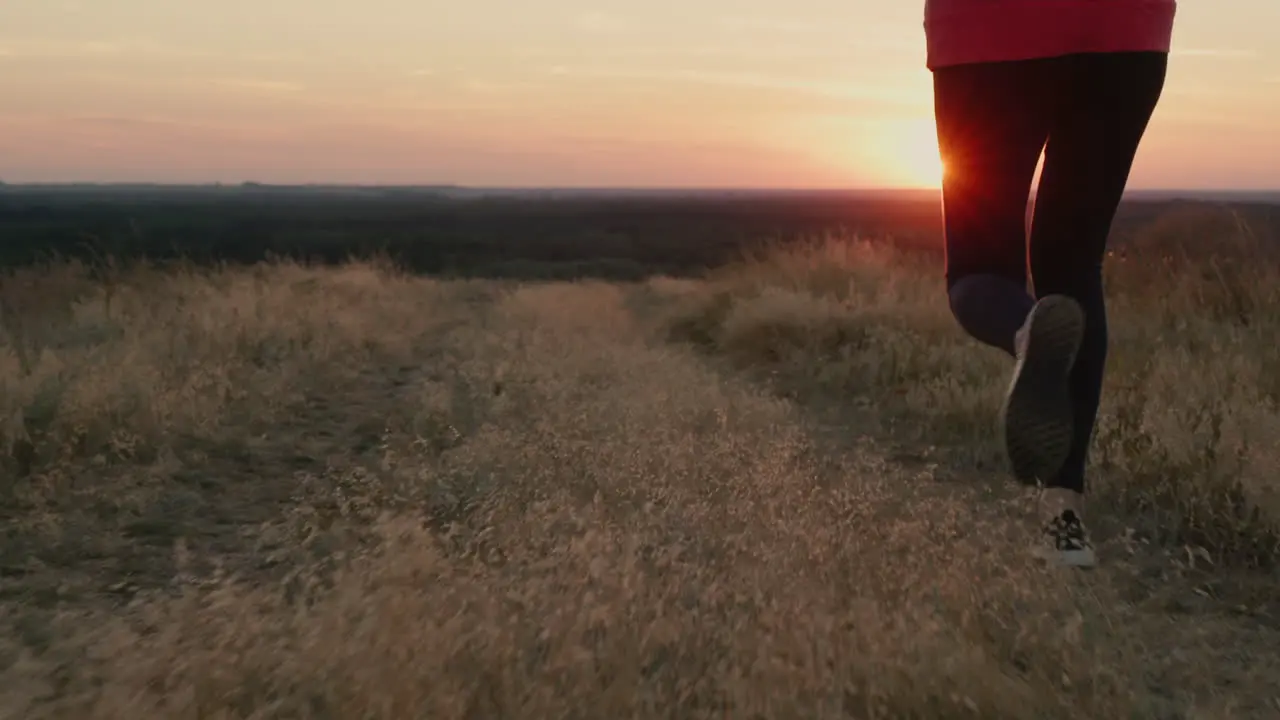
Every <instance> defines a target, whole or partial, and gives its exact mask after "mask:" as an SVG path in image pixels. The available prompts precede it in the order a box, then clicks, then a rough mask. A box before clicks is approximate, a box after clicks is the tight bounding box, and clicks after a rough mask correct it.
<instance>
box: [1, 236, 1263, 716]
mask: <svg viewBox="0 0 1280 720" xmlns="http://www.w3.org/2000/svg"><path fill="white" fill-rule="evenodd" d="M868 252H869V251H868V250H867V249H866V248H862V247H860V246H854V245H846V246H844V247H843V249H841V248H838V247H836V246H831V247H828V248H826V249H823V250H821V253H826V255H822V254H813V253H809V254H800V255H786V256H778V257H775V258H772V259H771V260H770V263H772V264H763V263H762V264H757V265H753V266H748V267H745V268H738V269H736V270H734V271H733V272H731V273H730V274H728V275H726V276H725V277H722V278H715V279H712V280H709V281H707V282H706V283H700V282H699V283H690V282H676V281H653V282H649V283H646V284H637V285H628V286H622V285H608V284H602V283H579V284H569V283H557V284H541V285H528V284H525V285H522V284H515V283H511V284H497V283H491V284H486V283H478V282H468V283H445V282H438V281H432V280H426V279H414V278H410V277H406V276H403V275H400V274H398V273H396V272H394V271H392V270H390V269H388V268H385V267H380V266H376V265H360V264H356V265H350V266H347V267H343V268H337V269H308V268H302V267H297V266H293V265H288V264H284V265H275V266H263V267H260V268H256V269H253V270H223V271H213V272H204V271H194V270H189V271H184V272H165V273H161V272H158V271H145V270H136V271H129V272H127V273H125V274H124V275H123V276H122V277H121V278H119V282H118V285H117V286H115V287H114V289H113V291H112V294H111V297H110V299H109V300H108V298H107V296H106V294H105V293H104V290H103V286H102V285H101V284H100V283H98V282H96V281H91V280H89V279H87V278H86V277H85V275H84V274H83V273H82V272H80V271H78V270H77V269H76V268H74V267H64V268H59V269H56V270H54V271H45V272H42V273H40V274H33V275H31V276H25V277H18V278H11V279H10V280H9V281H8V285H7V286H6V287H8V288H13V287H21V286H22V283H33V284H41V285H40V286H41V287H46V288H47V287H54V288H58V289H59V292H60V293H61V294H56V293H48V292H46V293H43V294H40V295H39V296H38V297H39V298H40V302H35V301H32V300H31V298H33V297H37V296H35V295H21V294H19V295H18V296H17V298H18V300H22V299H23V298H26V299H27V302H26V304H25V305H24V304H22V303H20V302H18V301H17V300H15V301H13V302H11V303H10V306H11V307H14V308H16V310H15V312H18V313H21V316H22V318H23V320H24V322H23V323H22V326H23V328H25V330H24V331H23V333H22V335H21V338H20V342H21V343H23V345H22V347H23V352H24V355H25V357H26V358H27V359H26V360H25V361H22V360H20V358H19V355H18V353H17V352H16V351H15V348H14V341H13V340H10V341H9V343H10V344H9V346H8V350H9V351H8V352H6V353H3V354H0V383H3V386H2V387H0V390H2V392H0V403H2V404H0V409H2V410H3V414H0V419H4V424H3V425H0V438H3V442H4V444H5V446H6V447H7V448H8V449H9V452H8V455H7V460H6V463H7V464H6V465H5V466H4V469H3V472H4V476H3V485H2V486H0V513H3V517H2V518H0V519H2V520H3V523H4V527H5V533H6V535H5V537H4V542H3V544H0V583H2V585H0V587H2V588H3V589H0V623H3V624H4V625H5V626H6V627H7V628H8V629H9V630H10V631H8V632H3V633H0V717H15V718H18V717H22V718H40V717H59V718H62V717H76V718H81V717H99V718H124V717H129V718H135V717H175V718H177V717H228V718H229V717H260V718H267V717H272V718H274V717H310V718H405V717H430V718H451V717H456V718H504V717H509V718H536V717H570V718H573V717H580V718H600V717H618V718H627V717H632V718H649V717H672V716H678V717H707V718H712V717H714V718H724V717H734V718H737V717H741V718H754V717H759V718H844V717H853V718H877V717H879V718H900V717H918V718H950V717H955V718H962V717H975V718H977V717H982V718H1054V717H1064V718H1066V717H1080V716H1087V717H1116V718H1121V717H1196V718H1233V717H1269V716H1272V714H1274V713H1275V712H1280V704H1276V703H1277V702H1280V701H1278V700H1277V698H1275V697H1274V694H1275V693H1274V683H1273V682H1272V680H1273V679H1274V678H1275V677H1277V676H1278V675H1277V673H1280V661H1278V660H1277V658H1276V657H1275V653H1274V648H1275V647H1277V646H1280V642H1277V641H1280V631H1278V630H1280V628H1278V627H1277V624H1276V623H1275V621H1274V617H1273V616H1269V615H1268V614H1267V613H1268V612H1270V611H1271V610H1274V608H1271V609H1268V606H1267V605H1266V602H1267V601H1268V599H1269V598H1270V599H1273V598H1274V592H1272V593H1271V594H1270V595H1267V593H1266V592H1264V590H1265V589H1267V588H1270V589H1271V590H1272V591H1274V588H1275V578H1274V576H1271V575H1268V574H1267V572H1268V571H1264V570H1244V569H1241V570H1227V569H1222V568H1213V569H1203V568H1201V567H1193V566H1192V565H1191V564H1190V563H1197V562H1202V560H1201V559H1200V558H1199V556H1198V555H1195V554H1193V555H1192V556H1191V559H1190V560H1188V561H1183V560H1181V559H1179V556H1178V555H1177V552H1178V551H1180V550H1181V547H1182V545H1183V543H1182V541H1181V540H1179V539H1178V538H1181V537H1182V535H1178V534H1177V533H1178V532H1184V531H1185V532H1187V533H1190V532H1191V531H1192V529H1195V528H1201V529H1199V530H1197V532H1201V533H1202V534H1203V537H1204V538H1206V539H1205V541H1204V546H1207V547H1206V554H1210V555H1211V557H1213V558H1216V559H1217V560H1218V561H1219V562H1220V563H1226V562H1227V560H1228V559H1230V558H1235V557H1251V558H1255V559H1258V558H1263V557H1265V552H1264V550H1265V548H1266V545H1265V543H1266V541H1267V540H1266V538H1268V537H1269V536H1268V535H1267V534H1266V533H1267V532H1270V530H1269V528H1270V527H1271V526H1269V525H1267V524H1266V523H1267V522H1269V521H1270V519H1273V516H1270V515H1267V514H1266V512H1267V511H1266V510H1257V511H1256V512H1255V513H1254V515H1247V514H1246V515H1229V516H1222V515H1219V514H1215V513H1217V512H1218V510H1217V506H1212V507H1211V505H1207V504H1204V502H1210V503H1212V502H1219V501H1220V500H1221V498H1222V497H1224V494H1223V493H1224V492H1225V489H1226V488H1236V487H1237V486H1239V487H1241V488H1246V487H1251V486H1246V485H1244V484H1243V481H1241V482H1236V481H1237V480H1238V479H1240V478H1247V479H1249V481H1250V482H1255V483H1258V485H1257V487H1258V488H1261V489H1262V490H1263V491H1265V490H1266V488H1267V487H1272V486H1267V485H1265V483H1264V482H1263V481H1264V478H1262V476H1261V475H1249V474H1247V472H1246V471H1245V470H1241V469H1239V468H1238V467H1237V466H1234V465H1231V466H1228V465H1222V466H1221V467H1220V468H1219V466H1213V465H1210V466H1205V467H1202V468H1200V469H1198V470H1196V472H1198V473H1200V474H1198V475H1194V476H1188V477H1182V476H1179V477H1176V478H1173V479H1171V480H1169V481H1168V482H1170V483H1173V484H1172V485H1171V487H1172V490H1171V492H1172V493H1173V495H1171V496H1170V497H1168V498H1164V497H1159V496H1157V495H1155V494H1148V493H1147V489H1148V488H1155V487H1160V486H1158V485H1151V484H1149V483H1153V482H1155V481H1154V480H1149V481H1148V480H1142V479H1141V478H1142V476H1141V474H1140V472H1139V469H1140V468H1142V467H1144V465H1142V463H1151V462H1155V461H1154V460H1151V459H1149V458H1152V457H1155V458H1162V459H1161V462H1166V460H1164V459H1163V457H1164V456H1161V455H1143V454H1142V453H1143V452H1149V448H1150V447H1159V446H1158V445H1156V444H1155V443H1165V444H1166V445H1169V446H1173V444H1174V443H1178V442H1184V441H1185V438H1180V436H1176V435H1172V434H1170V432H1171V431H1167V430H1162V429H1161V428H1160V426H1159V425H1150V424H1148V425H1141V428H1143V430H1142V431H1143V432H1145V433H1147V435H1149V436H1150V437H1151V438H1153V439H1152V440H1151V441H1150V444H1148V445H1143V446H1134V447H1133V448H1130V447H1128V446H1125V445H1123V442H1125V441H1124V440H1122V439H1114V440H1104V441H1103V443H1104V446H1105V447H1111V448H1112V449H1111V450H1110V452H1111V453H1112V457H1119V458H1120V460H1114V459H1112V460H1108V461H1107V462H1108V463H1110V464H1109V465H1108V466H1107V471H1108V472H1109V473H1113V474H1115V475H1117V476H1121V475H1123V476H1125V477H1127V476H1128V475H1132V476H1134V477H1136V478H1139V479H1138V480H1134V481H1133V482H1132V483H1131V484H1130V485H1129V486H1125V485H1123V483H1122V482H1121V479H1120V477H1116V479H1115V480H1109V481H1107V482H1109V483H1114V484H1113V485H1110V486H1104V489H1102V490H1100V495H1101V496H1102V498H1103V499H1102V500H1100V501H1099V502H1100V503H1101V502H1112V503H1114V504H1116V506H1117V508H1118V510H1117V511H1116V512H1115V513H1113V514H1112V515H1111V516H1112V517H1114V524H1116V525H1117V526H1123V525H1126V524H1128V525H1134V524H1135V523H1136V524H1137V525H1139V526H1141V524H1142V523H1147V525H1146V526H1143V527H1148V528H1153V529H1151V530H1141V527H1140V528H1139V529H1140V530H1141V533H1140V534H1139V535H1138V536H1134V535H1132V534H1130V535H1117V534H1112V535H1111V536H1109V537H1108V538H1107V539H1106V541H1107V542H1108V543H1109V544H1108V550H1107V558H1106V559H1107V561H1108V565H1107V567H1105V568H1104V569H1103V570H1102V571H1101V572H1097V573H1089V574H1079V573H1062V572H1058V571H1053V570H1049V569H1046V568H1042V567H1039V566H1037V565H1036V564H1034V563H1033V562H1031V560H1030V558H1029V557H1028V556H1027V553H1026V543H1027V542H1028V540H1029V538H1030V536H1031V533H1032V532H1033V531H1034V527H1035V522H1034V521H1035V517H1034V515H1033V513H1032V506H1031V503H1030V501H1029V499H1028V498H1027V497H1026V496H1025V495H1023V494H1021V493H1017V492H1013V491H1012V490H1011V489H1010V488H1009V487H1008V486H1007V484H1005V483H1004V481H1003V480H1002V476H1001V474H1000V469H999V467H998V455H997V454H996V453H995V452H994V448H993V447H992V445H991V440H990V438H989V437H988V433H989V431H990V420H989V413H991V412H993V410H994V405H993V404H992V398H993V395H994V394H995V393H997V392H998V390H997V389H996V388H998V386H999V383H1000V381H1001V378H1002V373H1003V372H1004V370H1003V369H1002V366H1001V363H1000V361H999V360H998V358H995V357H993V356H988V355H983V354H982V352H981V351H980V350H977V349H975V348H974V347H972V346H970V345H967V344H965V343H964V342H962V339H961V338H958V337H957V336H955V335H954V334H953V333H952V331H951V330H950V326H949V325H948V324H947V323H946V318H945V317H944V316H942V315H941V314H940V310H939V308H938V307H937V302H936V300H935V299H934V297H933V295H932V293H933V292H935V291H934V290H933V289H932V285H931V284H930V279H929V278H928V276H926V275H924V274H922V273H923V270H922V269H913V268H911V267H910V266H909V265H908V264H904V263H907V261H905V260H902V259H901V258H897V259H893V258H882V260H883V263H882V264H881V265H879V266H877V265H876V264H875V263H874V262H872V260H874V256H873V255H870V254H865V253H868ZM839 253H844V255H843V256H842V257H844V260H841V259H840V257H841V256H840V255H839ZM860 253H863V254H860ZM10 297H13V296H10ZM10 327H12V325H10ZM31 328H37V330H31ZM1207 328H1208V326H1207V325H1205V326H1202V332H1205V333H1208V332H1209V331H1208V329H1207ZM11 337H12V335H11ZM1178 337H1180V338H1185V337H1192V335H1186V336H1178ZM1215 337H1216V336H1215ZM1235 337H1236V338H1237V341H1238V342H1241V343H1252V342H1255V341H1254V340H1253V339H1251V338H1252V337H1253V336H1251V335H1248V333H1247V332H1245V331H1241V334H1239V335H1237V336H1235ZM688 340H693V341H694V342H692V343H690V342H687V341H688ZM1183 342H1191V341H1190V340H1185V341H1183ZM1196 342H1201V341H1199V340H1197V341H1196ZM1188 357H1191V358H1192V359H1191V360H1186V359H1184V360H1183V361H1182V362H1196V360H1195V358H1197V357H1201V356H1188ZM1217 357H1218V361H1219V362H1221V358H1222V354H1221V351H1220V352H1219V354H1218V355H1217ZM1231 357H1237V359H1236V360H1234V361H1232V362H1235V363H1236V365H1235V367H1236V368H1237V370H1239V369H1242V368H1244V369H1247V368H1249V367H1252V366H1249V365H1248V362H1250V361H1249V360H1247V358H1246V357H1245V355H1244V354H1243V352H1241V353H1240V354H1239V355H1238V356H1231ZM1170 367H1172V366H1170ZM1206 367H1207V366H1206ZM1195 370H1196V371H1200V370H1201V367H1200V366H1195ZM1166 372H1172V370H1168V371H1166ZM1224 372H1225V371H1224ZM1148 377H1159V375H1158V374H1156V375H1148ZM1237 377H1239V375H1237ZM1245 377H1255V378H1257V379H1258V380H1257V381H1258V382H1262V378H1263V377H1264V376H1263V375H1262V374H1257V375H1255V376H1247V375H1246V376H1245ZM1151 382H1155V381H1151ZM1158 387H1160V386H1158V385H1144V386H1142V388H1143V389H1142V391H1143V392H1147V393H1148V394H1150V393H1153V392H1156V389H1153V388H1158ZM1238 387H1241V388H1242V389H1240V390H1238V392H1244V393H1253V392H1257V393H1261V392H1262V390H1260V389H1259V390H1254V389H1253V388H1252V386H1247V385H1243V386H1238ZM1259 387H1261V386H1259ZM1248 397H1255V396H1253V395H1248ZM1256 397H1261V395H1258V396H1256ZM1222 403H1223V404H1222V406H1221V407H1223V408H1226V409H1230V407H1232V406H1229V405H1227V404H1226V403H1227V401H1226V400H1223V401H1222ZM1263 407H1264V408H1265V406H1263ZM930 409H931V410H930ZM926 410H929V411H928V412H926ZM1174 411H1176V410H1171V411H1170V412H1174ZM1111 412H1115V411H1114V410H1112V411H1111ZM1224 412H1225V410H1224ZM1239 412H1244V411H1239ZM1249 412H1257V413H1261V412H1263V411H1262V410H1259V411H1249ZM1261 418H1263V416H1262V415H1258V414H1253V415H1247V416H1245V415H1240V416H1239V417H1238V418H1237V421H1238V422H1240V423H1241V424H1242V425H1248V426H1249V427H1250V428H1251V430H1252V431H1253V432H1254V433H1255V435H1252V436H1250V437H1266V436H1265V435H1258V434H1257V433H1259V432H1261V431H1260V430H1259V428H1261V427H1263V425H1261V423H1262V419H1261ZM1270 437H1271V438H1272V439H1274V438H1275V436H1274V435H1272V436H1270ZM1216 442H1219V443H1221V442H1223V441H1222V440H1218V441H1216ZM1260 442H1261V441H1259V443H1260ZM1106 443H1111V445H1106ZM1251 447H1259V448H1260V447H1264V445H1262V444H1257V445H1253V446H1251ZM1143 448H1146V449H1143ZM1123 462H1128V463H1130V465H1129V466H1125V465H1122V464H1118V463H1123ZM1167 462H1173V461H1172V460H1167ZM1224 462H1225V461H1224ZM1160 467H1163V466H1160ZM1228 471H1230V472H1228ZM1231 472H1234V473H1236V474H1235V475H1232V474H1230V473H1231ZM1248 472H1256V471H1248ZM1143 482H1145V483H1148V484H1141V483H1143ZM1200 482H1205V483H1219V482H1220V483H1223V484H1206V485H1203V486H1201V485H1194V486H1192V485H1191V483H1200ZM1179 483H1181V484H1179ZM1231 483H1235V484H1231ZM1108 487H1109V488H1110V489H1107V488H1108ZM1122 487H1132V488H1134V489H1133V490H1131V491H1128V490H1123V491H1122V490H1121V489H1119V488H1122ZM1193 488H1201V489H1200V490H1199V492H1200V493H1201V495H1195V494H1194V493H1193V492H1192V489H1193ZM1125 492H1132V493H1135V494H1136V495H1132V496H1130V495H1125V494H1124V493H1125ZM1240 492H1241V493H1245V492H1255V490H1247V491H1246V490H1245V489H1241V490H1240ZM1146 497H1150V498H1151V502H1150V503H1149V508H1150V509H1149V510H1148V505H1146V504H1144V503H1143V502H1139V501H1137V500H1131V499H1130V498H1146ZM1201 497H1203V498H1204V499H1207V500H1205V501H1202V500H1199V499H1197V498H1201ZM1249 497H1250V498H1253V497H1254V496H1252V495H1250V496H1249ZM1258 497H1261V498H1263V500H1265V496H1263V495H1260V496H1258ZM1249 502H1251V503H1253V504H1252V505H1251V506H1250V507H1253V508H1264V507H1266V506H1265V505H1264V504H1263V501H1262V500H1253V499H1251V500H1250V501H1249ZM1197 503H1200V504H1197ZM1224 507H1225V506H1224ZM1187 508H1204V509H1205V512H1209V511H1210V510H1212V511H1213V512H1212V513H1210V514H1209V515H1207V516H1205V517H1207V518H1208V519H1207V520H1205V521H1204V522H1203V523H1202V526H1196V525H1192V524H1190V521H1189V520H1188V521H1187V522H1188V525H1187V528H1184V529H1183V530H1175V531H1171V532H1173V533H1174V534H1173V535H1170V536H1169V537H1165V536H1163V535H1161V534H1160V533H1157V532H1155V531H1154V528H1160V527H1163V526H1164V525H1163V523H1164V522H1165V520H1166V519H1168V518H1179V519H1180V521H1181V520H1186V518H1187V516H1188V512H1187ZM1232 511H1233V512H1234V510H1232ZM1226 517H1230V518H1232V520H1231V522H1230V523H1228V522H1227V521H1226V520H1225V519H1223V518H1226ZM1204 528H1207V529H1204ZM1205 533H1208V534H1205ZM1215 533H1216V534H1215ZM1187 537H1200V536H1192V535H1188V536H1187ZM1241 538H1252V539H1253V542H1254V544H1252V545H1250V544H1248V543H1244V541H1243V540H1241ZM1210 541H1212V542H1210ZM1143 542H1145V543H1146V545H1145V546H1144V545H1143V544H1142V543H1143ZM1210 548H1211V549H1212V553H1209V549H1210ZM1260 548H1261V549H1260ZM1246 550H1247V551H1248V552H1245V551H1246ZM1170 553H1172V555H1170ZM1203 587H1210V592H1209V593H1208V595H1207V596H1203V597H1202V596H1201V595H1198V594H1196V593H1195V592H1194V590H1197V589H1203ZM1191 598H1200V599H1202V600H1203V602H1197V601H1196V600H1193V599H1191ZM1178 603H1181V604H1178ZM1237 606H1239V608H1237Z"/></svg>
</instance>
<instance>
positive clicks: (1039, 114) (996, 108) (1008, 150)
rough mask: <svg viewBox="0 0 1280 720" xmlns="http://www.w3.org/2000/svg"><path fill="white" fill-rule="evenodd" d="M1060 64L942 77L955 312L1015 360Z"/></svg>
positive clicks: (966, 69)
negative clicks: (1032, 205) (1030, 206)
mask: <svg viewBox="0 0 1280 720" xmlns="http://www.w3.org/2000/svg"><path fill="white" fill-rule="evenodd" d="M1055 64H1056V63H1055V62H1054V61H1052V60H1031V61H1024V62H1004V63H982V64H974V65H960V66H955V67H947V68H940V69H938V70H936V71H935V72H934V74H933V83H934V117H935V121H936V123H937V130H938V149H939V151H940V153H941V155H942V159H943V163H944V165H945V166H946V173H945V175H944V177H943V182H942V199H943V216H944V226H945V234H946V241H945V247H946V277H947V293H948V296H949V300H950V304H951V311H952V313H953V314H954V315H955V317H956V320H957V321H958V322H959V323H960V326H961V327H962V328H964V330H965V331H966V332H968V333H969V334H970V335H972V336H973V337H974V338H975V339H977V340H979V341H981V342H983V343H985V344H987V345H991V346H994V347H997V348H1000V349H1002V350H1004V351H1005V352H1007V353H1009V354H1010V355H1013V354H1015V352H1016V351H1015V347H1014V343H1015V340H1014V337H1015V334H1016V333H1017V332H1018V329H1019V328H1020V327H1021V326H1022V324H1023V322H1024V321H1025V320H1026V317H1027V314H1028V313H1029V312H1030V311H1031V307H1032V299H1031V296H1030V295H1029V294H1028V293H1027V237H1026V213H1027V197H1028V195H1029V194H1030V190H1031V180H1032V178H1033V177H1034V175H1035V169H1036V164H1037V163H1038V162H1039V160H1040V153H1041V150H1042V149H1043V148H1044V145H1045V142H1046V140H1047V139H1048V136H1049V126H1050V120H1051V119H1052V114H1051V110H1052V104H1051V102H1050V100H1051V99H1052V95H1051V93H1050V92H1049V89H1050V88H1049V86H1050V85H1051V84H1052V83H1051V82H1050V81H1049V78H1050V77H1051V76H1052V75H1053V73H1054V67H1055Z"/></svg>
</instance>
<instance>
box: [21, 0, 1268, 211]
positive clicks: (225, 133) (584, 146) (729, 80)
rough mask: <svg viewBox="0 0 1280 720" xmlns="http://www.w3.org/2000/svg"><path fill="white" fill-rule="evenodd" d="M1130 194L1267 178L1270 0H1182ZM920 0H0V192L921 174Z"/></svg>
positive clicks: (765, 183) (925, 80) (826, 182)
mask: <svg viewBox="0 0 1280 720" xmlns="http://www.w3.org/2000/svg"><path fill="white" fill-rule="evenodd" d="M1181 5H1182V7H1181V9H1180V11H1179V13H1180V15H1179V25H1178V28H1177V31H1176V38H1175V57H1174V59H1173V61H1172V67H1171V75H1170V80H1169V85H1168V88H1167V90H1166V94H1165V102H1164V104H1163V106H1162V107H1161V108H1160V110H1159V111H1158V113H1157V116H1156V118H1155V120H1154V121H1153V125H1152V128H1151V132H1150V135H1149V136H1148V139H1147V142H1146V144H1145V146H1144V148H1143V151H1142V154H1141V156H1140V158H1139V161H1138V165H1137V167H1136V168H1135V172H1134V178H1133V186H1134V187H1142V188H1153V187H1154V188H1221V189H1233V188H1280V132H1277V131H1276V130H1277V129H1280V51H1278V50H1277V49H1276V43H1275V42H1274V41H1271V42H1267V41H1268V39H1269V37H1270V35H1271V34H1272V33H1273V32H1274V28H1276V27H1280V2H1276V0H1231V2H1230V3H1215V2H1210V1H1209V0H1182V3H1181ZM922 7H923V2H919V1H918V0H893V1H892V2H890V1H889V0H884V1H883V2H870V1H869V0H789V1H788V2H781V1H780V0H768V1H765V0H700V2H698V3H689V2H676V0H649V1H648V2H645V3H637V2H628V3H623V2H621V1H620V0H613V1H609V0H604V1H597V2H592V3H588V2H585V1H584V0H540V1H539V2H537V3H533V2H527V3H519V2H515V1H514V0H466V2H452V3H446V2H445V1H444V0H425V2H424V1H423V0H361V1H360V2H350V1H349V0H342V1H341V2H339V1H338V0H218V1H217V2H213V1H211V0H80V1H79V2H73V1H70V0H2V1H0V98H3V102H0V180H5V181H8V182H27V181H32V182H44V181H156V182H211V181H222V182H240V181H243V180H257V181H261V182H335V183H353V182H354V183H458V184H467V185H489V186H493V185H502V186H631V187H635V186H685V187H690V186H717V187H742V186H750V187H872V186H881V187H882V186H922V185H925V186H927V185H930V184H936V180H937V167H936V166H937V161H936V156H937V152H936V147H935V144H934V136H933V128H932V123H931V117H930V108H931V98H930V94H929V90H930V86H929V75H928V73H927V71H926V70H925V69H924V36H923V29H922V27H921V22H922V15H923V12H922Z"/></svg>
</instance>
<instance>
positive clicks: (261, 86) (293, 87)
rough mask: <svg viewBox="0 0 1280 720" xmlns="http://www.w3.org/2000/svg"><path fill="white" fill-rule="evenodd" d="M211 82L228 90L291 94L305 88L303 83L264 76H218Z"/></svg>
mask: <svg viewBox="0 0 1280 720" xmlns="http://www.w3.org/2000/svg"><path fill="white" fill-rule="evenodd" d="M211 82H212V83H213V84H214V85H216V86H218V87H221V88H227V89H230V90H245V91H249V92H258V93H268V94H291V93H297V92H301V91H303V90H305V89H306V87H305V86H304V85H300V84H298V83H294V82H287V81H283V80H270V79H266V78H219V79H217V80H213V81H211Z"/></svg>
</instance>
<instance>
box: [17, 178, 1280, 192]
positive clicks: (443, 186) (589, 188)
mask: <svg viewBox="0 0 1280 720" xmlns="http://www.w3.org/2000/svg"><path fill="white" fill-rule="evenodd" d="M70 187H101V188H139V187H147V188H173V189H182V188H209V189H213V188H221V189H237V188H241V189H244V188H287V189H294V188H315V189H360V190H384V189H385V190H431V191H436V192H522V193H523V192H577V193H600V192H605V193H609V192H635V193H708V192H712V193H832V192H894V193H939V192H941V191H942V189H941V188H938V187H913V186H893V185H883V186H869V185H864V186H811V187H776V186H775V187H771V186H767V185H760V186H716V185H466V184H458V183H432V182H423V183H358V182H357V183H347V182H262V181H256V180H244V181H230V182H224V181H217V180H211V181H188V182H164V181H146V180H141V181H124V180H120V181H117V180H106V181H96V180H90V181H81V180H58V181H43V182H21V181H19V182H7V181H0V190H5V189H9V190H12V189H19V188H70ZM1125 193H1126V194H1129V193H1161V194H1167V193H1211V194H1228V193H1229V194H1280V187H1199V188H1196V187H1137V188H1127V189H1126V190H1125ZM1031 194H1032V195H1034V194H1035V188H1032V191H1031Z"/></svg>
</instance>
